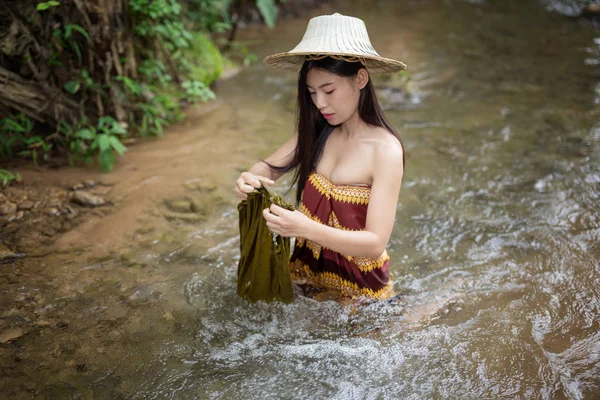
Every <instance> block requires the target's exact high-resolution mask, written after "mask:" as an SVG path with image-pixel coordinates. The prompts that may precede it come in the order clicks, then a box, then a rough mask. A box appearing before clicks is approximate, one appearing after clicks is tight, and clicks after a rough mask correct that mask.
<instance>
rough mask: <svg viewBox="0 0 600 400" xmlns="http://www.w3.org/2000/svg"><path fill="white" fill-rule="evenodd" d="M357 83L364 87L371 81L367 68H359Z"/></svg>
mask: <svg viewBox="0 0 600 400" xmlns="http://www.w3.org/2000/svg"><path fill="white" fill-rule="evenodd" d="M356 83H358V88H359V89H362V88H364V87H365V86H367V83H369V73H368V72H367V70H366V69H365V68H361V69H359V70H358V72H357V73H356Z"/></svg>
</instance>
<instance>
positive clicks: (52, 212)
mask: <svg viewBox="0 0 600 400" xmlns="http://www.w3.org/2000/svg"><path fill="white" fill-rule="evenodd" d="M46 214H48V215H53V216H58V215H60V212H59V211H58V209H57V208H50V209H48V210H46Z"/></svg>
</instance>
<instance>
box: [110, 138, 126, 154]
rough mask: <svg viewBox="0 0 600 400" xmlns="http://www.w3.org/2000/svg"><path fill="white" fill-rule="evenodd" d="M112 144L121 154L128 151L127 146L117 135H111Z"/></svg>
mask: <svg viewBox="0 0 600 400" xmlns="http://www.w3.org/2000/svg"><path fill="white" fill-rule="evenodd" d="M110 145H111V147H112V148H113V149H114V150H115V151H116V152H117V154H119V155H120V156H122V155H123V154H124V153H125V152H126V151H127V147H125V146H123V143H121V142H120V141H119V139H118V138H117V137H116V136H111V137H110Z"/></svg>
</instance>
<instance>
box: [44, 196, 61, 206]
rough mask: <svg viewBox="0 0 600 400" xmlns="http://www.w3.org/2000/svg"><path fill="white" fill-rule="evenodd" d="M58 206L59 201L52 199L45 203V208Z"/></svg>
mask: <svg viewBox="0 0 600 400" xmlns="http://www.w3.org/2000/svg"><path fill="white" fill-rule="evenodd" d="M59 205H60V199H57V198H52V199H50V200H48V201H47V202H46V208H53V207H58V206H59Z"/></svg>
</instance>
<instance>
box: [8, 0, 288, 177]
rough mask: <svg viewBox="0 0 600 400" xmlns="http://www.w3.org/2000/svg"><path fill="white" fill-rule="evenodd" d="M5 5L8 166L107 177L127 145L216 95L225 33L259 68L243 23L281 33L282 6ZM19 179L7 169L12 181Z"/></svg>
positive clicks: (196, 2) (15, 0) (185, 1)
mask: <svg viewBox="0 0 600 400" xmlns="http://www.w3.org/2000/svg"><path fill="white" fill-rule="evenodd" d="M5 1H6V2H7V6H6V7H0V21H9V25H10V29H6V30H1V29H0V81H2V82H6V85H5V86H4V88H3V90H2V91H0V127H1V129H2V134H1V135H0V160H4V161H6V160H9V159H11V158H14V157H20V158H26V159H30V160H32V161H33V163H34V164H36V165H37V164H38V163H40V162H43V161H47V160H48V159H49V158H50V157H55V156H60V157H63V156H66V157H67V158H68V159H69V161H70V163H76V162H80V161H81V162H85V163H93V162H95V161H97V162H98V164H99V165H100V167H101V168H102V169H103V170H105V171H110V170H112V168H113V167H114V164H115V159H116V155H122V154H123V153H125V151H126V147H125V146H124V145H123V139H124V138H126V137H129V136H136V135H137V136H159V135H163V134H164V130H165V127H166V126H167V125H169V124H170V123H172V122H174V121H177V120H181V119H182V118H183V112H182V110H181V105H182V104H185V103H191V102H199V101H208V100H211V99H214V98H215V97H216V96H215V94H214V92H213V91H212V90H211V89H210V85H211V84H212V83H213V82H214V81H215V80H216V79H218V78H219V76H220V75H221V74H222V72H223V70H224V68H225V65H226V62H228V61H227V60H226V59H225V58H224V57H223V55H222V53H221V50H220V49H219V48H218V47H217V46H216V45H215V43H217V42H218V40H220V39H219V38H225V36H226V35H224V34H227V32H229V38H228V42H229V43H226V45H227V47H228V48H229V49H230V51H232V52H233V54H235V55H236V56H239V57H241V58H242V62H243V63H244V64H249V63H251V62H253V61H254V60H255V59H256V56H254V55H253V54H251V53H250V52H249V51H248V49H247V48H246V47H245V46H243V45H242V44H240V43H237V42H235V41H234V37H235V32H236V29H237V26H238V23H239V22H240V20H243V19H244V15H246V16H248V15H251V13H249V11H251V10H256V9H257V10H259V12H260V15H261V16H262V18H263V19H264V21H265V23H266V24H267V25H269V26H271V27H272V26H273V25H274V23H275V20H276V17H277V7H278V4H280V3H282V0H249V1H245V0H240V1H232V0H124V1H116V0H106V1H104V2H103V3H102V4H103V8H102V10H100V11H98V10H96V8H95V6H93V2H91V0H78V1H73V2H70V1H58V0H48V1H39V0H38V1H37V2H22V1H20V0H5ZM91 10H96V11H94V14H90V13H91V12H92V11H91ZM11 24H12V25H11ZM7 26H8V25H7ZM15 93H16V94H17V95H15ZM48 99H51V100H52V101H50V102H48ZM16 179H17V176H16V175H14V174H13V175H10V173H9V172H8V171H6V170H0V180H1V181H2V182H3V184H6V183H7V182H9V181H11V180H16Z"/></svg>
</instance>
